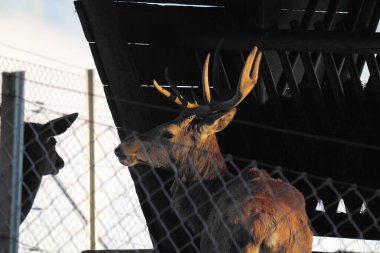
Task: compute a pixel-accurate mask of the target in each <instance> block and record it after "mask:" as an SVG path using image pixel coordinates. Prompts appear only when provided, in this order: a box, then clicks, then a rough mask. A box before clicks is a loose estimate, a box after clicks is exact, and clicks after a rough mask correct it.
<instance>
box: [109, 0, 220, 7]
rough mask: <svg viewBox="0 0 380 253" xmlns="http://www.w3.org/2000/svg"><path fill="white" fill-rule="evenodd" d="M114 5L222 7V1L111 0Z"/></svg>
mask: <svg viewBox="0 0 380 253" xmlns="http://www.w3.org/2000/svg"><path fill="white" fill-rule="evenodd" d="M113 2H114V3H116V4H123V3H136V4H157V5H166V6H171V5H174V6H178V5H179V6H195V7H196V6H198V7H202V6H205V7H219V8H222V7H224V1H220V0H206V1H205V0H185V1H183V0H149V1H147V0H113Z"/></svg>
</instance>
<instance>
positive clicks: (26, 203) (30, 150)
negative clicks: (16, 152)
mask: <svg viewBox="0 0 380 253" xmlns="http://www.w3.org/2000/svg"><path fill="white" fill-rule="evenodd" d="M77 117H78V113H73V114H69V115H65V116H62V117H59V118H56V119H53V120H51V121H49V122H47V123H45V124H39V123H32V122H25V123H24V155H23V164H22V192H21V218H20V223H22V222H23V221H24V220H25V218H26V217H27V215H28V214H29V212H30V210H31V209H32V206H33V203H34V200H35V198H36V196H37V192H38V190H39V188H40V186H41V182H42V178H43V176H46V175H57V174H58V172H59V171H60V170H61V169H62V168H63V167H64V165H65V162H64V161H63V159H62V158H61V156H60V155H59V154H58V153H57V150H56V144H57V140H56V139H55V138H54V136H57V135H60V134H62V133H64V132H65V131H66V130H67V129H68V128H69V127H70V126H71V125H72V124H73V123H74V121H75V120H76V118H77Z"/></svg>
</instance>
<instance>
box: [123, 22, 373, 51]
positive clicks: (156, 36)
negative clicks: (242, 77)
mask: <svg viewBox="0 0 380 253" xmlns="http://www.w3.org/2000/svg"><path fill="white" fill-rule="evenodd" d="M221 37H223V38H224V42H223V45H222V46H221V47H222V49H230V50H250V49H252V47H253V46H254V45H260V47H261V48H262V49H263V50H280V51H296V52H321V53H322V52H334V53H378V52H380V34H378V33H375V32H368V33H360V32H354V33H353V32H339V31H338V32H337V31H334V32H332V31H301V30H277V31H274V30H262V29H257V30H256V29H253V30H239V29H236V28H225V27H223V28H222V27H215V28H212V29H211V28H207V29H206V28H200V27H191V26H187V27H185V26H181V27H166V29H165V30H162V28H161V29H160V28H159V27H153V26H152V27H150V29H149V31H146V32H144V33H143V32H141V31H136V32H135V33H132V32H131V33H130V34H129V36H128V38H129V41H125V43H126V44H128V43H136V42H140V43H146V44H149V45H150V46H157V47H168V46H170V47H190V48H203V49H213V48H215V45H217V44H218V43H219V41H220V38H221Z"/></svg>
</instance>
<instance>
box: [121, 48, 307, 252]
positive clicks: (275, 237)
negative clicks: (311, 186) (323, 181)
mask: <svg viewBox="0 0 380 253" xmlns="http://www.w3.org/2000/svg"><path fill="white" fill-rule="evenodd" d="M209 58H210V55H208V56H207V58H206V62H205V64H204V68H203V79H202V80H203V96H204V103H202V104H200V103H199V102H197V101H193V102H189V101H188V100H186V99H185V97H184V96H183V95H181V94H180V93H179V92H178V90H177V89H176V88H175V86H173V88H174V91H175V94H172V93H171V92H170V91H168V90H166V89H164V88H162V87H161V86H159V85H158V83H157V82H155V81H154V82H153V83H154V86H155V87H156V89H157V90H158V91H159V92H161V93H162V94H163V95H164V96H166V97H167V98H169V99H171V100H172V101H174V102H175V103H177V104H178V105H180V106H182V107H183V108H184V110H183V111H182V113H181V114H180V115H179V116H178V117H177V118H176V119H175V120H173V121H171V122H169V123H165V124H162V125H160V126H157V127H156V128H154V129H152V130H150V131H148V132H146V133H142V134H135V135H132V136H131V137H129V138H127V139H125V140H124V141H123V142H122V143H121V144H120V145H119V146H118V147H117V148H116V149H115V154H116V156H117V157H118V158H119V160H120V162H121V163H122V164H124V165H126V166H134V165H136V164H147V165H150V166H152V167H154V168H164V169H172V170H173V171H174V173H175V181H174V183H173V186H172V188H171V191H172V195H173V200H174V203H175V207H176V209H177V210H178V212H179V214H180V217H181V218H182V219H183V220H184V221H186V223H187V224H188V225H189V227H190V228H191V230H192V232H194V233H195V234H197V235H198V236H199V237H200V250H201V252H252V253H259V252H260V253H269V252H283V253H285V252H286V253H305V252H311V247H312V232H311V230H310V228H309V225H308V218H307V215H306V211H305V200H304V197H303V195H302V194H301V193H300V192H299V191H298V190H297V189H295V188H294V187H293V186H291V185H289V184H287V183H285V182H283V181H282V180H280V179H274V178H271V177H270V176H269V175H268V174H267V173H266V172H265V171H264V170H259V169H257V168H251V169H249V170H247V172H246V173H242V174H241V175H242V176H240V177H238V176H233V175H232V174H230V172H229V171H228V169H227V165H226V163H225V161H224V158H223V155H222V153H221V152H220V149H219V145H218V142H217V139H216V135H215V133H216V132H219V131H222V130H223V129H224V128H225V127H227V125H228V124H229V123H230V122H231V120H232V119H233V117H234V115H235V113H236V108H235V107H236V106H237V105H238V104H239V103H240V102H241V101H243V99H244V98H245V97H246V96H247V95H248V94H249V92H250V91H251V90H252V89H253V87H254V85H255V84H256V82H257V79H258V72H259V65H260V59H261V52H259V53H257V48H255V49H254V50H252V52H251V53H250V55H249V56H248V58H247V60H246V63H245V66H244V67H243V70H242V73H241V76H240V80H239V84H238V86H237V89H236V92H235V94H234V95H233V96H232V98H231V99H229V100H226V101H212V99H211V93H210V85H209V81H208V65H209ZM214 85H216V84H214ZM253 141H254V140H253ZM236 145H238V144H236Z"/></svg>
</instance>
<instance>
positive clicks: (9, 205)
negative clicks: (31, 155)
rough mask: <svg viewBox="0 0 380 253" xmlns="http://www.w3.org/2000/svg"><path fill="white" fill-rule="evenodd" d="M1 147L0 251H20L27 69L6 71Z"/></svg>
mask: <svg viewBox="0 0 380 253" xmlns="http://www.w3.org/2000/svg"><path fill="white" fill-rule="evenodd" d="M2 78H3V87H2V106H1V108H2V110H1V146H0V253H17V251H18V237H19V225H20V217H21V189H22V162H23V160H22V159H23V150H24V100H23V95H24V72H14V73H3V74H2Z"/></svg>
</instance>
